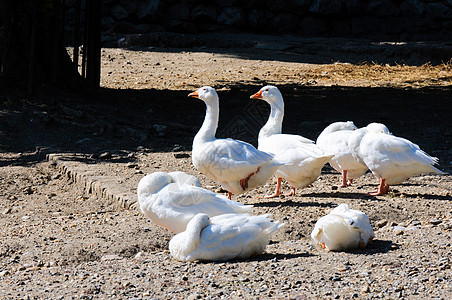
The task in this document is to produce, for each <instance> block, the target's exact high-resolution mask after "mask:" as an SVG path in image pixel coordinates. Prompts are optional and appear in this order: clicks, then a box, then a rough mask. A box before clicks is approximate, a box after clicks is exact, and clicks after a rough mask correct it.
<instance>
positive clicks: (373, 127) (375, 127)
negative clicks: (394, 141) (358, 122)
mask: <svg viewBox="0 0 452 300" xmlns="http://www.w3.org/2000/svg"><path fill="white" fill-rule="evenodd" d="M366 128H367V131H368V132H372V133H384V134H391V132H389V129H388V127H386V125H384V124H381V123H370V124H369V125H367V126H366Z"/></svg>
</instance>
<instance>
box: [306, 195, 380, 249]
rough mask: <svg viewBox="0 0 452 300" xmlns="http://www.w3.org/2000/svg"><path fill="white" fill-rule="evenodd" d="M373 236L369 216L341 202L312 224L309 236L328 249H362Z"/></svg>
mask: <svg viewBox="0 0 452 300" xmlns="http://www.w3.org/2000/svg"><path fill="white" fill-rule="evenodd" d="M374 237H375V234H374V231H373V230H372V226H371V225H370V222H369V217H367V216H366V214H364V213H363V212H361V211H359V210H354V209H349V208H348V205H347V204H345V203H343V204H341V205H339V206H338V207H336V208H335V209H333V210H332V211H331V212H330V213H329V214H328V215H326V216H323V217H321V218H320V219H319V220H318V221H317V222H316V223H315V225H314V229H313V230H312V233H311V238H312V239H313V240H314V242H316V243H318V244H320V246H322V248H324V249H327V250H328V251H340V250H350V249H357V248H358V247H359V248H361V249H364V248H365V247H366V246H367V244H368V243H369V242H370V241H371V240H372V239H373V238H374Z"/></svg>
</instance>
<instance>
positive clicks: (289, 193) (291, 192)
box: [284, 186, 295, 196]
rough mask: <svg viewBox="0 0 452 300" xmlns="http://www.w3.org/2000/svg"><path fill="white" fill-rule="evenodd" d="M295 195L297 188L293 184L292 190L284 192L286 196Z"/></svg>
mask: <svg viewBox="0 0 452 300" xmlns="http://www.w3.org/2000/svg"><path fill="white" fill-rule="evenodd" d="M294 195H295V188H294V187H293V186H291V187H290V192H288V193H285V194H284V196H294Z"/></svg>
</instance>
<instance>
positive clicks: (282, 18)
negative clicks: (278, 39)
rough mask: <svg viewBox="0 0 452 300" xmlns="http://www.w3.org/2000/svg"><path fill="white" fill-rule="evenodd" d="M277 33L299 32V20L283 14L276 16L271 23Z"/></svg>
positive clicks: (293, 16) (291, 15)
mask: <svg viewBox="0 0 452 300" xmlns="http://www.w3.org/2000/svg"><path fill="white" fill-rule="evenodd" d="M270 23H271V25H272V28H273V29H274V30H275V31H276V32H293V31H297V30H298V23H299V20H298V18H297V17H296V16H295V15H293V14H288V13H282V14H278V15H276V16H274V17H273V18H272V19H271V21H270Z"/></svg>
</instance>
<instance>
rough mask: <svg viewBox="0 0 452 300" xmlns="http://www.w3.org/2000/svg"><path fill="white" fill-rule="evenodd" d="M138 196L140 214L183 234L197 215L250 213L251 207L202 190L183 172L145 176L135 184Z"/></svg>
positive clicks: (197, 182) (195, 181) (194, 179)
mask: <svg viewBox="0 0 452 300" xmlns="http://www.w3.org/2000/svg"><path fill="white" fill-rule="evenodd" d="M137 194H138V203H139V205H140V210H141V211H142V212H143V214H144V215H146V216H147V217H148V218H150V219H151V220H152V221H153V222H154V223H156V224H157V225H159V226H162V227H164V228H166V229H168V230H170V231H172V232H175V233H179V232H182V231H184V230H185V228H186V226H187V223H188V222H189V221H190V220H191V218H193V216H194V215H196V214H197V213H205V214H207V215H209V216H211V217H213V216H216V215H221V214H227V213H246V212H250V211H251V207H252V206H250V205H243V204H241V203H239V202H236V201H232V200H229V199H228V198H227V197H225V196H223V195H219V194H216V193H214V192H211V191H209V190H206V189H203V188H202V187H200V183H199V180H198V179H197V178H196V177H194V176H192V175H189V174H186V173H183V172H171V173H165V172H155V173H152V174H149V175H146V176H144V177H143V178H142V179H141V180H140V182H139V183H138V188H137Z"/></svg>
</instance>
